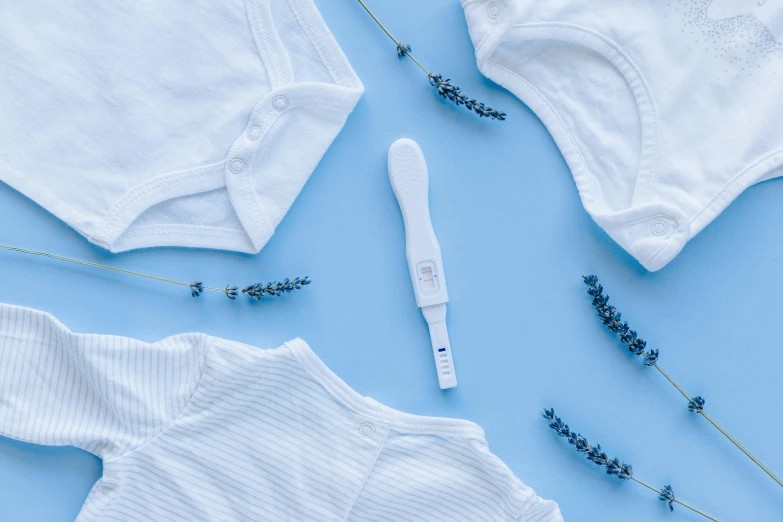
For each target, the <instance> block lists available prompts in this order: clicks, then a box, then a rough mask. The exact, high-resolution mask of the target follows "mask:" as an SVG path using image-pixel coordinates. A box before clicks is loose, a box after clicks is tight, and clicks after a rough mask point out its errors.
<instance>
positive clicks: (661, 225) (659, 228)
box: [650, 219, 669, 236]
mask: <svg viewBox="0 0 783 522" xmlns="http://www.w3.org/2000/svg"><path fill="white" fill-rule="evenodd" d="M667 230H669V225H667V224H666V222H665V221H663V220H660V219H657V220H655V221H653V222H652V225H650V231H652V233H653V235H654V236H662V235H664V234H666V231H667Z"/></svg>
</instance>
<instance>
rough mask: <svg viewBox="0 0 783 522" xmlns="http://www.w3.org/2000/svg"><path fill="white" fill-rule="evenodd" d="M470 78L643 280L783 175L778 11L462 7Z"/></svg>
mask: <svg viewBox="0 0 783 522" xmlns="http://www.w3.org/2000/svg"><path fill="white" fill-rule="evenodd" d="M462 3H463V7H464V9H465V13H466V17H467V21H468V28H469V30H470V35H471V38H472V40H473V43H474V45H475V48H476V58H477V61H478V67H479V69H480V70H481V72H482V73H484V74H485V75H486V76H487V77H489V78H490V79H492V80H494V81H496V82H497V83H499V84H501V85H503V86H504V87H506V88H508V89H509V90H510V91H512V92H513V93H514V94H515V95H517V96H518V97H519V98H520V99H522V101H524V102H525V103H526V104H527V105H528V106H529V107H531V108H532V109H533V110H534V111H535V112H536V114H537V115H538V116H539V117H540V118H541V120H542V121H543V122H544V124H545V125H546V126H547V127H548V129H549V130H550V132H551V133H552V135H553V136H554V139H555V141H556V142H557V144H558V146H559V148H560V150H561V151H562V153H563V155H564V157H565V159H566V161H567V162H568V165H569V167H570V168H571V171H572V173H573V176H574V179H575V180H576V184H577V187H578V188H579V193H580V195H581V198H582V202H583V204H584V206H585V208H586V209H587V211H588V212H589V213H590V214H591V215H592V217H593V218H594V219H595V221H596V222H597V223H598V224H599V225H600V226H601V227H603V228H604V230H606V232H607V233H608V234H609V235H610V236H611V237H612V238H614V239H615V240H616V241H617V242H618V243H619V244H620V245H621V246H622V247H623V248H625V249H626V250H627V251H628V252H629V253H630V254H632V255H633V256H634V257H635V258H636V259H637V260H638V261H639V262H641V263H642V264H643V265H644V266H645V267H647V268H648V269H649V270H658V269H660V268H662V267H663V266H664V265H666V264H667V263H669V261H671V260H672V259H673V258H674V257H675V256H676V255H677V254H678V253H679V252H680V250H682V248H683V247H684V246H685V244H686V243H687V242H688V241H689V240H690V239H691V238H693V237H694V236H695V235H696V234H698V233H699V232H700V231H701V230H702V229H704V227H705V226H706V225H708V224H709V223H710V222H711V221H712V220H713V219H715V218H716V217H717V216H718V215H719V214H720V213H721V212H722V211H723V210H724V209H725V208H726V207H727V206H728V205H729V204H730V203H731V202H732V201H733V200H734V199H735V198H736V197H737V196H739V195H740V194H741V193H742V192H743V191H744V190H745V189H747V188H748V187H750V186H751V185H753V184H755V183H758V182H760V181H764V180H767V179H771V178H774V177H778V176H780V175H782V174H783V171H782V170H781V168H780V167H781V164H783V125H781V119H783V98H782V97H781V96H780V93H779V91H780V89H779V86H780V82H781V80H782V79H783V4H781V2H772V1H766V2H765V1H757V0H677V1H650V0H626V1H622V2H620V1H617V0H462Z"/></svg>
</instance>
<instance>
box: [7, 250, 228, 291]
mask: <svg viewBox="0 0 783 522" xmlns="http://www.w3.org/2000/svg"><path fill="white" fill-rule="evenodd" d="M0 249H2V250H8V251H11V252H19V253H21V254H28V255H32V256H43V257H48V258H51V259H56V260H58V261H65V262H66V263H74V264H77V265H84V266H89V267H92V268H100V269H101V270H110V271H112V272H119V273H121V274H126V275H132V276H136V277H143V278H145V279H152V280H153V281H160V282H161V283H169V284H172V285H179V286H187V287H190V285H189V284H188V283H183V282H181V281H173V280H171V279H164V278H162V277H156V276H152V275H149V274H142V273H140V272H132V271H130V270H123V269H122V268H115V267H113V266H108V265H101V264H98V263H91V262H89V261H82V260H80V259H73V258H70V257H63V256H58V255H55V254H49V253H47V252H39V251H37V250H26V249H24V248H17V247H12V246H5V245H0ZM204 290H212V291H215V292H225V291H226V290H225V288H213V287H210V286H205V287H204Z"/></svg>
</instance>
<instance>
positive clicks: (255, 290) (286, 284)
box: [242, 277, 311, 301]
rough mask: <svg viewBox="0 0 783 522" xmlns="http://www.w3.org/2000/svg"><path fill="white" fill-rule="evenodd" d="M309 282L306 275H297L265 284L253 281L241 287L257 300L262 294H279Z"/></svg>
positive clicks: (291, 290)
mask: <svg viewBox="0 0 783 522" xmlns="http://www.w3.org/2000/svg"><path fill="white" fill-rule="evenodd" d="M310 283H311V281H310V279H308V278H307V277H297V278H295V279H294V280H293V281H291V280H290V279H286V280H285V281H283V282H280V283H278V282H273V283H267V284H265V285H264V284H261V283H255V284H252V285H250V286H248V287H245V288H243V289H242V293H243V294H245V295H247V296H248V297H251V298H253V299H255V300H256V301H258V300H259V299H261V298H262V297H264V296H275V297H278V296H281V295H283V294H285V293H288V292H293V291H295V290H299V289H301V288H302V287H303V286H307V285H309V284H310Z"/></svg>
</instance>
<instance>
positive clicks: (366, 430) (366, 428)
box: [359, 422, 375, 439]
mask: <svg viewBox="0 0 783 522" xmlns="http://www.w3.org/2000/svg"><path fill="white" fill-rule="evenodd" d="M359 433H361V435H362V437H364V438H365V439H369V438H370V437H372V436H373V435H375V426H373V425H372V424H370V423H369V422H365V423H364V424H362V425H361V426H360V427H359Z"/></svg>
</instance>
